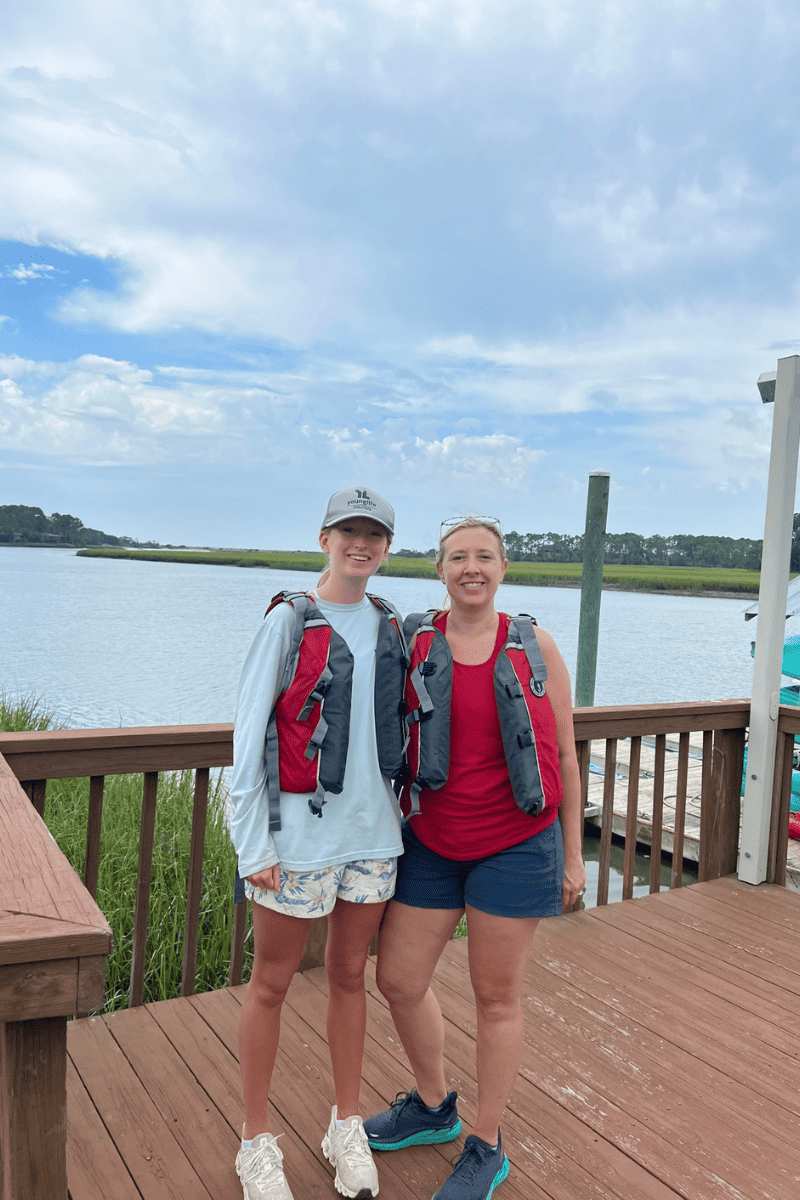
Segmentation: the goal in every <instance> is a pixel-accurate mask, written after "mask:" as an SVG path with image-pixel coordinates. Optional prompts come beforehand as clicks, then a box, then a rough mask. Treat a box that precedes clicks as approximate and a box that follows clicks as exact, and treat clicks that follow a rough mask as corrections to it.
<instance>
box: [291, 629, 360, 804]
mask: <svg viewBox="0 0 800 1200" xmlns="http://www.w3.org/2000/svg"><path fill="white" fill-rule="evenodd" d="M337 643H338V645H337ZM331 654H333V655H334V657H335V659H336V660H338V662H337V664H336V665H338V667H339V670H338V671H337V673H336V674H334V673H333V672H332V671H331V669H330V665H329V659H330V657H331ZM326 668H327V671H326ZM342 669H343V670H344V675H345V677H344V678H342ZM352 671H353V658H352V655H351V654H350V651H349V650H348V648H347V645H346V644H345V642H344V641H343V640H342V638H340V637H339V636H338V635H337V634H336V633H335V632H334V630H333V629H332V628H331V626H330V625H328V624H318V625H311V626H306V627H305V629H304V630H303V638H302V642H301V644H300V647H299V650H298V654H297V662H296V666H295V671H294V675H293V677H292V680H291V683H290V684H289V686H288V687H287V688H286V689H285V691H283V692H281V694H280V695H279V696H278V699H277V701H276V702H275V719H276V723H277V730H278V746H279V752H278V779H279V784H280V790H281V791H282V792H313V791H315V790H316V787H317V783H318V781H319V777H320V776H324V777H326V779H327V781H328V783H329V784H330V785H331V786H330V787H326V790H327V791H333V792H340V791H341V790H342V782H341V779H340V778H337V775H338V774H339V772H338V770H337V769H336V766H337V762H338V761H339V760H340V762H341V776H342V777H343V776H344V762H345V760H346V758H347V742H348V739H349V715H350V695H351V690H352ZM326 674H327V675H329V676H330V678H329V679H327V680H324V681H323V676H325V675H326ZM321 681H323V682H322V683H321ZM323 699H324V701H325V705H324V707H325V719H326V721H327V724H328V729H327V734H326V737H325V739H324V741H323V743H322V747H321V749H320V751H319V753H318V754H312V755H310V754H309V753H308V751H309V743H310V742H311V739H312V737H313V735H314V732H315V730H316V729H317V727H318V724H319V719H320V716H321V713H322V709H323V703H322V702H323ZM334 710H335V716H334ZM342 710H343V711H344V716H345V720H344V721H342V720H338V719H336V717H340V716H341V715H342ZM329 712H330V714H331V716H332V717H334V720H333V721H331V720H329V719H328V713H329ZM326 743H327V744H326ZM331 766H333V771H332V770H331ZM326 768H327V769H326Z"/></svg>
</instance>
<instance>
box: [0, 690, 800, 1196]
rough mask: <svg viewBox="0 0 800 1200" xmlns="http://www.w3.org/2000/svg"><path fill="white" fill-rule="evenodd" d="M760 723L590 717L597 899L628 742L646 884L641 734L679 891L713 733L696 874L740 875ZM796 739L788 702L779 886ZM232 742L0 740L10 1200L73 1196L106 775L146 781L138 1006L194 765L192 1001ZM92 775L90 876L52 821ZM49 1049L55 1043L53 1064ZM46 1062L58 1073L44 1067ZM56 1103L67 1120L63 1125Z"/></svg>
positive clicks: (627, 864)
mask: <svg viewBox="0 0 800 1200" xmlns="http://www.w3.org/2000/svg"><path fill="white" fill-rule="evenodd" d="M748 717H749V702H748V701H745V700H737V701H725V702H712V703H701V704H666V705H646V706H629V707H625V708H622V707H620V708H588V709H578V710H576V713H575V739H576V746H577V750H578V758H579V762H580V765H581V777H582V781H583V786H584V794H585V792H586V789H587V786H588V779H589V759H590V749H591V746H592V743H593V742H594V743H595V744H597V743H598V742H599V743H601V744H602V746H603V748H604V751H605V776H604V786H603V806H602V807H603V813H602V817H601V828H602V833H601V843H600V863H599V872H600V874H599V888H598V903H599V904H604V903H607V900H608V881H609V874H610V850H611V842H612V821H611V805H612V801H613V796H614V787H615V780H614V777H615V774H616V772H615V764H616V760H617V749H618V745H619V743H620V742H621V741H623V740H625V741H627V742H629V771H628V783H627V815H626V830H625V856H624V867H623V896H630V895H631V894H632V888H633V874H634V855H635V852H636V831H637V815H638V814H637V808H638V798H639V792H638V789H639V769H638V765H639V761H640V754H641V746H642V740H643V739H650V740H652V741H653V742H654V747H655V750H654V762H655V769H654V780H653V813H652V853H653V856H654V857H657V856H658V853H659V850H660V849H666V848H667V847H666V843H665V842H664V840H663V838H662V814H663V799H664V760H665V754H666V739H667V738H668V737H670V738H675V737H677V741H678V768H677V781H678V783H677V796H676V804H675V807H676V820H675V833H674V841H673V843H672V845H671V846H670V847H669V848H670V849H671V851H672V855H673V871H672V880H671V884H672V886H680V883H681V869H680V868H681V861H682V857H683V845H682V841H681V839H682V828H683V826H682V812H683V809H684V807H685V802H686V778H687V768H688V761H689V737H690V734H692V733H695V734H697V733H701V734H702V786H701V821H700V833H699V862H698V877H699V879H701V880H704V879H713V878H716V877H718V876H720V875H725V874H728V873H731V872H733V871H735V869H736V856H737V844H738V836H739V814H740V799H739V797H740V788H741V778H742V757H743V750H744V742H745V733H746V728H747V721H748ZM795 734H800V712H798V710H796V709H786V708H783V709H781V716H780V721H779V739H778V756H777V764H776V784H775V789H774V797H773V815H772V837H771V843H770V879H771V880H772V881H773V882H775V883H780V884H784V883H785V880H786V875H785V865H786V841H787V828H788V812H789V789H790V784H791V767H792V744H793V740H794V736H795ZM232 750H233V727H232V726H231V725H199V726H175V727H157V728H141V729H110V730H60V731H47V732H37V733H20V734H12V733H5V734H0V756H1V757H0V1021H2V1025H1V1026H0V1028H1V1029H2V1043H0V1073H1V1076H2V1089H0V1100H2V1103H3V1108H2V1112H0V1179H2V1186H0V1196H2V1197H3V1198H4V1200H5V1197H6V1196H14V1197H20V1198H23V1197H24V1198H26V1200H27V1198H28V1197H30V1198H31V1200H39V1198H40V1197H41V1198H44V1197H47V1200H50V1198H51V1197H58V1198H59V1200H61V1198H62V1197H64V1196H65V1195H66V1183H65V1181H64V1178H63V1171H64V1137H65V1129H64V1123H63V1106H64V1095H65V1084H64V1078H65V1070H66V1060H65V1037H66V1018H67V1016H68V1015H73V1014H81V1013H87V1012H90V1011H91V1010H92V1009H95V1008H97V1007H99V1006H100V1005H101V1004H102V997H103V980H104V963H105V956H106V955H107V954H108V953H109V951H110V948H111V937H110V930H109V927H108V925H107V923H106V922H105V918H104V917H103V915H102V913H100V911H99V910H98V909H97V907H96V905H95V903H94V900H93V896H94V892H95V889H96V884H97V870H98V863H99V860H100V854H101V840H100V829H101V815H102V807H103V790H104V780H105V777H106V776H108V775H114V774H123V773H124V774H128V773H131V774H132V773H136V774H139V773H141V774H142V775H143V790H142V818H141V835H140V847H139V865H138V875H137V884H136V915H135V921H134V931H133V941H134V946H133V966H132V981H131V993H130V1003H131V1004H133V1005H135V1004H140V1003H141V1002H142V998H143V980H144V958H145V948H146V942H147V925H148V901H149V891H150V876H151V868H152V852H153V830H154V818H155V809H156V792H157V782H158V774H159V772H162V771H176V770H194V771H195V799H194V811H193V819H192V833H191V849H190V863H189V874H188V880H187V901H186V921H185V935H184V949H183V973H182V990H183V994H189V993H191V991H192V990H193V988H194V975H195V962H196V955H197V938H198V923H199V922H198V913H199V897H200V881H201V877H202V863H203V844H204V836H205V824H206V810H207V801H208V794H209V772H210V771H211V770H212V769H214V768H221V767H225V766H229V765H230V764H231V762H232ZM78 776H84V777H88V778H89V779H90V781H91V783H90V805H89V817H88V823H87V830H86V856H85V868H84V884H83V885H82V884H81V882H80V880H79V879H78V877H77V876H76V875H75V874H74V872H73V871H72V869H71V868H70V867H69V864H68V863H67V862H66V859H64V857H63V855H61V853H60V851H59V850H58V849H57V847H56V846H55V844H54V843H53V841H52V839H51V838H50V837H49V835H48V833H47V831H46V829H45V826H44V823H43V821H42V819H41V818H42V814H43V813H44V803H45V795H46V788H47V780H48V779H55V778H73V777H78ZM23 789H24V790H23ZM231 883H232V884H233V881H231ZM84 885H85V886H84ZM659 886H660V883H659V877H658V873H657V872H654V873H653V878H652V879H651V884H650V889H651V891H656V890H658V888H659ZM235 909H236V915H235V918H234V922H233V932H232V946H231V959H230V968H229V976H228V978H229V982H230V983H237V982H240V981H241V978H242V947H243V944H244V936H245V912H246V905H245V904H243V903H242V904H237V905H236V906H235ZM323 947H324V919H323V921H321V922H317V923H316V927H315V933H314V935H313V936H312V938H311V939H310V945H309V949H308V951H307V955H306V958H305V960H304V963H303V964H301V966H305V965H310V964H311V963H313V962H319V961H321V954H322V950H323ZM53 1021H55V1022H56V1025H53V1024H52V1022H53ZM48 1022H50V1024H48ZM43 1047H48V1049H47V1053H46V1055H45V1056H44V1058H43V1056H42V1048H43ZM45 1059H46V1067H45V1066H43V1065H42V1064H43V1062H44V1061H45ZM55 1110H57V1112H58V1114H59V1116H58V1120H57V1121H55V1122H53V1119H52V1118H53V1112H54V1111H55ZM37 1139H38V1141H37ZM48 1139H49V1140H48ZM34 1144H36V1146H37V1149H36V1153H35V1154H34V1153H30V1154H28V1152H27V1149H28V1147H32V1146H33V1145H34ZM42 1145H44V1147H45V1151H44V1153H43V1151H42V1148H41V1146H42ZM45 1161H46V1164H47V1166H46V1169H45V1166H44V1165H43V1164H45ZM3 1189H5V1190H3Z"/></svg>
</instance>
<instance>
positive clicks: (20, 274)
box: [6, 263, 55, 283]
mask: <svg viewBox="0 0 800 1200" xmlns="http://www.w3.org/2000/svg"><path fill="white" fill-rule="evenodd" d="M48 271H55V267H51V266H49V265H48V264H47V263H31V265H30V266H29V267H26V266H25V264H24V263H20V264H19V266H18V267H9V268H8V269H7V270H6V275H7V276H8V277H9V278H10V279H16V280H18V281H19V282H20V283H27V282H28V280H29V279H48V278H52V277H51V276H48V274H47V272H48Z"/></svg>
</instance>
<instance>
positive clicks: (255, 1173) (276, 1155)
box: [248, 1133, 283, 1183]
mask: <svg viewBox="0 0 800 1200" xmlns="http://www.w3.org/2000/svg"><path fill="white" fill-rule="evenodd" d="M279 1137H283V1134H282V1133H279V1134H278V1135H277V1137H276V1138H275V1141H274V1142H264V1143H263V1145H261V1146H260V1147H259V1148H258V1150H256V1151H255V1153H254V1154H253V1156H252V1158H251V1159H250V1162H249V1164H248V1165H249V1168H250V1169H249V1171H248V1178H249V1179H251V1180H253V1181H254V1182H256V1183H269V1181H270V1179H269V1177H270V1175H272V1174H273V1173H274V1172H275V1171H281V1172H282V1171H283V1168H282V1166H281V1163H282V1162H283V1155H282V1153H281V1152H280V1150H279V1149H278V1146H277V1141H278V1138H279Z"/></svg>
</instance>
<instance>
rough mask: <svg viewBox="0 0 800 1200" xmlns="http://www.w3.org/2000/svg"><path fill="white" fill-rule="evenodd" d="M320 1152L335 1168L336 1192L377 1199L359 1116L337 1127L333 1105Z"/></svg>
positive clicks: (359, 1198)
mask: <svg viewBox="0 0 800 1200" xmlns="http://www.w3.org/2000/svg"><path fill="white" fill-rule="evenodd" d="M322 1153H323V1154H324V1155H325V1157H326V1158H327V1160H328V1162H330V1163H333V1165H334V1166H335V1167H336V1178H335V1179H334V1181H333V1182H334V1184H335V1185H336V1190H337V1192H341V1194H342V1195H343V1196H350V1197H351V1198H355V1200H370V1197H372V1196H377V1194H378V1170H377V1167H376V1166H375V1163H374V1162H373V1161H372V1151H371V1150H370V1148H369V1142H368V1141H367V1135H366V1132H365V1130H364V1122H363V1121H362V1120H361V1117H348V1118H347V1120H346V1121H342V1123H341V1125H339V1126H337V1124H336V1105H334V1106H333V1111H332V1112H331V1123H330V1125H329V1126H328V1132H327V1133H326V1134H325V1137H324V1138H323V1139H322Z"/></svg>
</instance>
